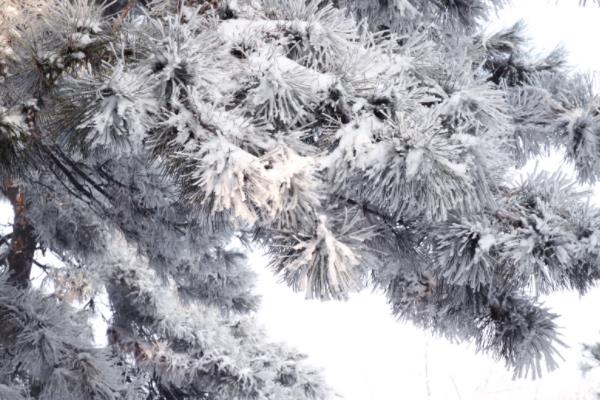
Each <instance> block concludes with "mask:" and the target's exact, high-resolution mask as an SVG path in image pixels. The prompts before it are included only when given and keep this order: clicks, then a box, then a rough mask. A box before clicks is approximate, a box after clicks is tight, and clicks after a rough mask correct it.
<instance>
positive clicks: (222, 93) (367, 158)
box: [0, 0, 600, 400]
mask: <svg viewBox="0 0 600 400" xmlns="http://www.w3.org/2000/svg"><path fill="white" fill-rule="evenodd" d="M503 3H504V2H503V1H483V0H481V1H429V0H423V1H417V0H397V1H393V2H392V1H362V0H344V1H316V0H313V1H303V0H285V1H274V0H236V1H233V0H230V1H212V0H211V1H179V0H152V1H122V0H120V1H116V2H112V3H110V4H100V2H94V1H91V0H71V1H62V0H61V1H59V0H50V1H43V2H42V1H37V0H26V1H13V0H9V3H8V4H9V6H8V7H7V8H6V9H5V10H2V11H1V12H2V14H1V20H0V23H1V26H0V27H1V28H2V29H1V30H0V76H1V78H2V85H1V86H0V99H1V100H0V146H1V147H0V175H1V178H2V191H3V193H4V194H5V195H6V197H7V199H9V200H10V201H11V203H12V204H13V208H14V210H15V215H16V217H15V224H14V226H13V232H12V233H11V236H10V237H8V236H7V237H5V238H3V239H0V256H1V257H2V258H1V259H0V261H1V267H0V268H1V270H2V274H3V275H2V278H1V281H0V322H2V323H1V324H0V338H1V339H0V350H1V353H2V355H0V361H1V362H0V365H1V366H0V398H3V399H4V398H10V399H11V400H12V399H20V398H24V399H29V398H34V399H44V400H46V399H48V400H50V399H67V400H68V399H84V398H96V399H156V400H158V399H169V400H171V399H176V400H179V399H211V400H221V399H223V400H225V399H227V400H231V399H240V400H241V399H271V400H275V399H277V400H279V399H281V400H287V399H294V400H303V399H311V400H313V399H329V398H331V397H332V393H331V390H330V389H329V388H328V387H327V385H326V383H325V382H324V380H323V378H322V376H321V374H320V373H319V371H317V370H315V369H313V368H311V367H310V363H309V362H307V361H305V360H304V356H302V355H300V354H298V353H297V352H295V351H293V350H290V349H288V348H286V347H285V346H283V345H274V344H272V343H270V342H269V341H268V339H265V338H264V333H263V332H262V331H261V329H260V328H259V327H258V326H257V323H256V321H255V320H254V317H253V315H252V313H253V312H254V311H256V309H257V307H258V304H259V294H258V293H255V291H254V288H253V282H254V274H253V272H252V269H251V268H249V266H248V265H247V260H246V252H247V251H248V248H246V247H245V246H244V245H245V244H247V243H251V242H252V241H253V242H254V243H255V244H260V246H261V247H262V248H264V249H265V250H266V251H267V252H268V253H269V256H270V261H271V262H270V267H271V269H272V270H273V272H274V273H275V274H276V275H277V276H278V277H279V278H280V279H281V280H282V281H284V282H285V283H287V284H289V285H290V286H291V287H292V288H293V289H294V290H298V291H303V292H305V293H306V295H307V297H309V298H315V299H323V300H326V299H346V298H347V297H348V296H349V294H350V293H351V292H352V291H356V290H360V289H363V288H365V287H367V286H375V287H378V288H380V289H382V290H383V291H385V293H386V295H387V297H388V300H389V303H390V306H391V308H392V310H393V312H394V314H395V315H397V316H398V318H400V319H404V320H408V321H411V322H413V323H415V324H416V325H418V326H420V327H422V328H424V329H428V330H430V331H432V332H435V333H438V334H441V335H444V336H447V337H449V338H451V339H459V340H465V341H470V342H472V343H475V344H476V346H477V348H478V349H479V350H480V351H482V352H484V353H487V354H490V355H491V356H492V357H496V358H498V359H501V360H503V361H504V362H505V363H506V365H507V367H508V368H510V369H511V370H512V371H513V372H514V373H515V376H534V377H537V376H539V375H540V374H541V373H542V372H543V370H544V369H552V368H554V367H555V366H556V365H557V362H558V360H559V359H560V357H559V356H558V349H559V348H560V344H561V342H560V339H559V331H558V328H557V325H556V322H555V319H556V315H555V314H553V313H552V312H551V311H549V310H547V309H546V308H544V307H543V306H542V305H541V304H540V302H539V300H538V296H539V295H541V294H547V293H550V292H552V291H554V290H558V289H571V290H576V291H578V292H579V293H585V292H586V291H587V290H588V289H589V288H591V287H593V286H594V285H595V284H596V282H597V280H598V279H599V278H600V269H599V266H598V257H600V240H599V237H600V236H599V235H600V214H599V212H598V210H597V209H596V208H594V207H593V206H591V205H589V203H588V202H587V200H586V196H587V194H586V193H583V192H581V191H580V190H579V189H578V186H577V182H571V181H569V180H568V179H566V178H565V177H564V176H562V175H560V174H554V175H549V174H545V173H543V172H536V173H534V174H532V175H531V176H529V177H523V179H522V180H521V181H520V182H517V183H514V182H513V181H512V178H511V176H512V171H513V169H514V167H518V166H521V165H523V164H524V163H525V162H526V161H527V160H530V159H531V158H533V157H536V156H539V155H542V154H545V153H546V152H548V151H549V150H552V149H558V150H561V151H563V153H564V154H565V156H566V157H567V159H568V160H569V161H571V162H572V163H573V165H574V166H575V169H576V171H577V179H578V181H579V182H585V183H592V182H595V181H596V180H597V179H598V177H599V176H600V164H599V163H598V160H599V159H600V158H599V155H600V154H599V151H600V150H599V149H600V144H599V143H598V138H599V137H600V128H599V127H600V123H599V121H600V119H599V118H600V117H599V115H600V113H599V106H598V104H599V103H598V99H597V97H596V95H595V94H594V92H593V91H592V82H591V81H590V80H589V79H588V78H586V77H585V76H577V75H574V74H572V73H570V72H569V70H568V68H567V67H566V65H565V61H564V52H563V51H561V50H556V51H553V52H551V53H549V54H547V55H546V56H543V57H532V56H531V55H530V53H529V51H528V48H527V44H528V41H527V38H526V37H525V36H524V34H523V30H524V29H523V25H522V24H516V25H514V26H512V27H509V28H507V29H504V30H501V31H499V32H492V33H490V32H487V31H485V30H484V29H483V28H482V25H479V24H478V23H479V22H485V17H486V15H489V13H490V12H493V11H494V9H495V8H496V7H499V6H501V5H502V4H503ZM27 245H31V246H30V247H27ZM24 249H29V250H28V251H30V252H31V254H32V257H33V255H35V254H34V251H35V250H40V251H43V252H51V253H52V254H54V255H56V256H57V257H58V258H59V259H60V260H61V261H62V263H61V264H62V265H61V266H52V265H44V264H42V263H40V262H39V261H37V259H36V260H35V262H36V263H37V264H38V265H39V266H40V268H41V270H42V271H43V273H44V274H45V276H46V281H47V282H48V283H49V285H47V286H45V287H44V288H41V289H38V288H33V287H31V285H30V284H29V283H30V282H29V280H30V279H29V278H30V276H29V272H28V271H29V269H28V268H30V267H31V264H32V262H33V261H32V259H31V258H27V257H28V256H27V254H29V253H27V254H26V252H25V251H24ZM36 257H37V255H36ZM23 276H24V278H23ZM102 293H106V294H107V296H108V302H109V306H110V310H111V314H110V319H109V321H108V322H109V330H108V332H107V334H106V337H107V341H108V345H107V346H106V347H105V348H96V347H94V346H93V345H92V342H91V338H90V336H89V334H87V332H88V331H89V327H88V322H89V318H90V316H91V315H92V314H93V313H94V312H95V304H96V303H95V302H96V301H97V299H98V298H100V297H101V294H102ZM317 328H318V327H317Z"/></svg>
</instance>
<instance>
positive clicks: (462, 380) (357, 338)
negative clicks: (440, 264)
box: [0, 0, 600, 400]
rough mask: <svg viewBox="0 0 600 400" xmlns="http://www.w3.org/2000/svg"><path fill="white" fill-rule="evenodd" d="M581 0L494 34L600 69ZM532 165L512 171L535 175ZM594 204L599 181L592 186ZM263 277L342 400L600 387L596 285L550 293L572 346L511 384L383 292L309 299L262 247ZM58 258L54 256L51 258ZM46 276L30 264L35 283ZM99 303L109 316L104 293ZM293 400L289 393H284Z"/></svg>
mask: <svg viewBox="0 0 600 400" xmlns="http://www.w3.org/2000/svg"><path fill="white" fill-rule="evenodd" d="M577 3H578V1H577V0H561V1H560V2H557V1H556V0H521V1H518V0H514V1H513V4H512V5H511V6H509V7H507V8H506V9H504V10H503V11H501V12H500V13H499V14H498V16H497V18H496V20H495V21H494V23H493V24H492V26H490V29H491V30H496V29H499V28H501V27H504V26H508V25H510V24H512V23H514V22H516V21H517V20H519V19H524V20H525V21H526V23H527V25H528V28H529V29H528V32H529V34H530V36H531V37H532V39H533V40H534V41H533V44H534V46H535V49H536V51H540V52H541V53H543V52H544V51H550V50H552V49H553V48H554V47H556V46H557V45H559V44H562V45H564V47H565V48H566V49H567V50H568V52H569V61H570V63H571V64H572V65H573V66H574V67H576V68H577V69H578V70H582V71H600V49H599V48H598V46H597V40H598V38H599V37H600V8H598V7H597V6H590V5H588V7H585V8H582V7H579V6H578V4H577ZM535 164H536V162H531V163H529V164H528V165H527V166H526V167H525V168H524V169H523V170H522V171H515V176H519V175H520V174H526V173H528V172H531V171H532V170H533V169H534V168H535ZM538 168H544V169H548V170H552V171H554V170H557V169H560V170H562V171H565V172H567V173H570V172H572V169H571V168H570V167H569V166H568V165H566V164H564V163H563V162H562V160H561V157H560V156H559V155H553V156H552V157H548V158H545V159H543V160H539V162H538ZM593 190H594V195H593V197H594V198H593V202H594V203H596V204H598V205H599V206H600V185H597V186H596V187H594V188H593ZM11 220H12V212H11V209H10V205H9V204H8V203H7V202H6V201H4V200H3V201H0V230H2V231H5V230H6V229H7V228H8V227H6V226H4V227H3V226H2V224H9V223H10V222H11ZM250 257H251V260H250V261H251V263H252V266H253V267H254V268H255V269H256V271H257V272H258V273H259V281H258V285H257V291H258V292H259V293H260V294H261V295H262V296H263V300H262V306H261V309H260V311H259V312H258V318H259V319H260V320H261V322H262V323H263V324H264V325H265V327H266V329H267V332H268V334H269V335H270V336H271V338H272V339H274V340H276V341H283V342H286V343H288V344H290V345H292V346H294V347H296V348H297V349H298V350H300V351H302V352H304V353H306V354H308V355H309V360H310V362H311V363H312V364H313V365H316V366H319V367H322V368H323V369H324V371H325V374H326V378H327V380H328V382H329V383H330V384H331V385H332V386H333V387H334V389H335V391H336V393H338V396H339V398H340V399H345V400H508V399H510V400H592V399H596V398H597V397H596V393H597V392H600V371H595V370H593V371H592V372H590V373H588V374H587V375H585V376H584V375H583V374H582V372H581V370H580V363H581V362H582V361H583V352H582V344H583V343H593V342H595V341H600V313H599V312H598V310H600V288H597V289H595V290H592V291H591V292H590V293H589V294H587V295H586V296H584V297H581V298H580V297H579V296H578V295H577V294H575V293H568V292H564V293H556V294H553V295H552V296H549V297H547V298H546V299H545V304H546V305H547V306H548V307H550V308H551V309H552V310H553V311H555V312H557V313H558V314H560V315H561V317H560V318H559V320H558V323H559V325H560V326H561V327H562V330H561V332H562V334H563V337H562V340H563V341H564V342H565V343H566V344H567V345H568V346H569V348H566V349H563V350H562V352H561V353H562V355H563V357H564V358H565V360H564V361H563V362H561V363H560V368H559V369H557V370H556V371H554V372H551V373H546V374H545V375H544V376H543V377H542V378H541V379H538V380H535V381H531V380H513V379H512V374H511V373H510V372H509V371H508V370H506V369H505V368H504V365H503V364H501V363H499V362H495V361H493V360H492V359H491V358H489V357H487V356H485V355H477V354H475V350H474V348H473V346H470V345H469V344H465V343H462V344H457V343H454V344H453V343H450V342H448V341H447V340H444V339H441V338H436V337H432V336H431V335H429V334H428V333H426V332H425V331H423V330H420V329H418V328H415V327H413V326H411V325H410V324H406V323H401V322H398V321H396V320H395V318H394V317H393V316H392V315H391V314H390V311H389V307H388V305H387V304H386V301H385V298H384V296H383V294H381V293H373V292H371V291H369V290H365V291H363V292H361V293H358V294H354V295H351V297H350V300H349V301H347V302H324V303H322V302H319V301H315V300H305V299H304V296H303V295H302V294H297V293H293V292H292V290H291V289H289V288H288V287H286V286H285V285H283V284H280V283H278V281H277V279H276V278H275V277H274V276H273V275H272V274H271V272H270V271H269V270H268V269H267V268H266V264H267V260H266V258H265V257H264V256H262V255H261V254H260V253H259V252H255V253H253V254H251V256H250ZM47 261H48V262H50V263H53V264H55V263H56V262H57V261H56V260H52V259H51V257H50V259H48V260H47ZM42 275H43V273H42V272H41V271H40V270H39V269H36V270H34V272H33V277H34V279H36V280H37V281H38V282H39V279H41V278H42ZM101 297H104V298H100V299H97V304H98V305H99V310H100V312H101V313H104V317H105V318H106V317H108V316H109V315H108V308H107V307H106V296H101ZM94 325H95V331H96V332H95V333H96V340H97V342H98V344H99V345H102V344H104V343H105V340H106V339H105V337H104V333H105V332H106V324H105V322H104V321H103V318H102V316H99V317H98V318H97V319H96V321H95V324H94ZM290 400H294V399H290Z"/></svg>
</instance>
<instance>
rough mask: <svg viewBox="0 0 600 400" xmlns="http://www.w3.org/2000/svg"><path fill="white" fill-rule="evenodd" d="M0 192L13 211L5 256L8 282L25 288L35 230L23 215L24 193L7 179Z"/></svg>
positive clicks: (33, 248)
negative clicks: (6, 254)
mask: <svg viewBox="0 0 600 400" xmlns="http://www.w3.org/2000/svg"><path fill="white" fill-rule="evenodd" d="M2 193H3V194H4V196H6V198H7V199H8V200H9V201H10V204H11V205H12V207H13V211H14V213H15V217H14V220H13V232H12V236H11V242H10V252H9V254H8V257H7V261H8V272H9V277H8V282H10V283H12V284H13V285H15V286H17V287H22V288H25V287H27V286H29V277H30V275H31V264H32V263H33V253H34V252H35V247H36V239H35V232H34V229H33V226H32V225H31V224H30V223H29V220H28V219H27V217H26V215H25V214H26V211H27V204H26V201H25V194H24V193H23V192H21V191H20V190H19V187H18V186H17V185H16V184H15V183H14V182H13V181H11V180H9V179H7V180H5V181H4V182H3V185H2Z"/></svg>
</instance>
